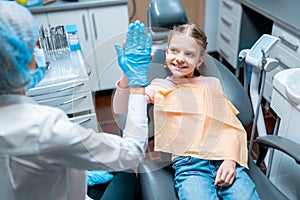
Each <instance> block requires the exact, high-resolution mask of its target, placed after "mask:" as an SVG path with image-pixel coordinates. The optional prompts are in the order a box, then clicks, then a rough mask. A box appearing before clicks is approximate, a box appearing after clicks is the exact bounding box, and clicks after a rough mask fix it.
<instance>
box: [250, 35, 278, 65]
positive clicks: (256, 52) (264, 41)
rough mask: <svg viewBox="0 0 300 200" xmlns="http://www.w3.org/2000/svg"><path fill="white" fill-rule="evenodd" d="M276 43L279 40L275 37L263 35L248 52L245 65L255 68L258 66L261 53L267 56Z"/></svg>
mask: <svg viewBox="0 0 300 200" xmlns="http://www.w3.org/2000/svg"><path fill="white" fill-rule="evenodd" d="M278 41H279V38H277V37H275V36H272V35H268V34H263V35H262V36H261V37H260V38H259V39H258V40H257V41H256V42H255V44H254V45H253V46H252V47H251V49H250V50H249V52H248V54H247V56H246V59H245V61H246V63H248V64H250V65H252V66H255V67H258V66H260V65H261V60H262V58H263V53H262V51H263V52H264V53H265V56H267V55H268V53H269V52H270V51H271V50H272V49H273V47H274V46H275V44H276V43H277V42H278Z"/></svg>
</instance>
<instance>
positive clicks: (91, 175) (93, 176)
mask: <svg viewBox="0 0 300 200" xmlns="http://www.w3.org/2000/svg"><path fill="white" fill-rule="evenodd" d="M86 173H87V180H88V185H89V186H93V185H96V184H103V183H107V182H109V181H110V180H111V179H112V178H113V177H114V175H112V174H110V173H109V172H108V171H104V170H89V171H87V172H86Z"/></svg>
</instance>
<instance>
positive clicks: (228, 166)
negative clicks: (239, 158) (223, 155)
mask: <svg viewBox="0 0 300 200" xmlns="http://www.w3.org/2000/svg"><path fill="white" fill-rule="evenodd" d="M235 168H236V162H235V161H233V160H224V161H223V162H222V164H221V166H220V168H219V169H218V171H217V176H216V179H215V183H214V186H220V187H228V186H230V185H232V183H233V181H234V180H235V175H236V172H235Z"/></svg>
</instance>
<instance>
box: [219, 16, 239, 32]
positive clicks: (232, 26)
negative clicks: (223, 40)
mask: <svg viewBox="0 0 300 200" xmlns="http://www.w3.org/2000/svg"><path fill="white" fill-rule="evenodd" d="M219 25H221V26H222V28H224V29H225V30H226V31H228V32H230V33H233V34H234V35H240V28H241V19H240V18H237V17H234V16H233V15H230V14H229V13H227V12H224V11H222V10H221V11H220V16H219Z"/></svg>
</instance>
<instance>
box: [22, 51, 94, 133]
mask: <svg viewBox="0 0 300 200" xmlns="http://www.w3.org/2000/svg"><path fill="white" fill-rule="evenodd" d="M82 62H83V59H82V57H81V54H79V53H78V51H75V52H71V57H70V58H69V59H68V62H66V61H65V60H64V63H65V65H64V66H62V65H61V63H60V62H59V61H57V62H53V63H51V65H50V68H49V71H47V72H46V75H45V77H44V78H43V80H42V81H41V82H40V83H39V84H38V85H37V87H35V88H32V89H30V90H28V91H27V92H26V95H27V96H30V97H32V98H33V99H35V100H36V101H37V102H38V103H39V104H41V105H47V106H52V107H57V108H60V109H62V110H63V111H64V112H65V113H66V114H67V115H68V116H69V118H70V120H71V121H73V122H75V123H78V124H80V125H82V126H84V127H86V128H92V129H94V130H95V131H98V122H97V117H96V113H95V107H94V101H93V96H92V92H91V90H90V86H89V79H88V76H87V73H86V70H85V68H84V67H83V66H84V65H83V63H82ZM66 63H69V64H66ZM62 72H63V73H62ZM67 72H68V73H67Z"/></svg>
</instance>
